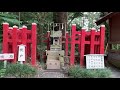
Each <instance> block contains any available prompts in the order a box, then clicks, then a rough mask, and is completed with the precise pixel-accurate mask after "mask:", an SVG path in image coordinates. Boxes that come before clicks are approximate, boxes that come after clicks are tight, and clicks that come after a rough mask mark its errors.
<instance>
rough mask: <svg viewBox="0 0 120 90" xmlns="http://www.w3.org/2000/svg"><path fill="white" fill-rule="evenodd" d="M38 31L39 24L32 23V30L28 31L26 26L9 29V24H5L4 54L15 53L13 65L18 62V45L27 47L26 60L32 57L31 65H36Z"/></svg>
mask: <svg viewBox="0 0 120 90" xmlns="http://www.w3.org/2000/svg"><path fill="white" fill-rule="evenodd" d="M36 29H37V24H36V23H32V29H31V30H28V29H27V27H26V26H23V27H22V28H19V29H18V27H17V26H13V28H12V27H9V24H8V23H3V44H2V45H3V46H2V49H3V52H2V53H14V59H13V60H12V62H13V63H16V62H17V56H18V45H20V44H24V45H26V47H25V48H26V49H25V51H26V59H27V57H28V56H31V64H32V65H33V66H35V65H36V43H37V42H36V41H37V38H36V34H37V32H36Z"/></svg>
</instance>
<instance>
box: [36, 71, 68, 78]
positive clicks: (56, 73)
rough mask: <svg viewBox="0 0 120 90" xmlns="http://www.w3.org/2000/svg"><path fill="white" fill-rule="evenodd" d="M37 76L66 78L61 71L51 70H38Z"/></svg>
mask: <svg viewBox="0 0 120 90" xmlns="http://www.w3.org/2000/svg"><path fill="white" fill-rule="evenodd" d="M38 78H68V77H67V76H66V75H65V74H64V73H63V71H59V70H58V71H57V70H55V71H51V70H43V71H39V76H38Z"/></svg>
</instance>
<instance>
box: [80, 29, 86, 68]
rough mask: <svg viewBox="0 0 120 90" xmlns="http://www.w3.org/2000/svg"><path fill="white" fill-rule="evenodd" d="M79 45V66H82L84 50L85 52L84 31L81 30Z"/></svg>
mask: <svg viewBox="0 0 120 90" xmlns="http://www.w3.org/2000/svg"><path fill="white" fill-rule="evenodd" d="M80 41H81V45H80V66H81V67H82V66H84V50H85V29H84V28H82V30H81V40H80Z"/></svg>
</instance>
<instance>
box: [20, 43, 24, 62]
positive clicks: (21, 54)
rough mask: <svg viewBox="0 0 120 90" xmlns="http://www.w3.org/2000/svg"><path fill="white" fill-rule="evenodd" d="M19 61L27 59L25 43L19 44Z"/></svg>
mask: <svg viewBox="0 0 120 90" xmlns="http://www.w3.org/2000/svg"><path fill="white" fill-rule="evenodd" d="M18 61H25V45H23V44H22V45H19V51H18Z"/></svg>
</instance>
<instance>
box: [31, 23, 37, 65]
mask: <svg viewBox="0 0 120 90" xmlns="http://www.w3.org/2000/svg"><path fill="white" fill-rule="evenodd" d="M36 29H37V24H35V23H32V52H31V64H32V65H33V66H35V65H36V41H37V31H36Z"/></svg>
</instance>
